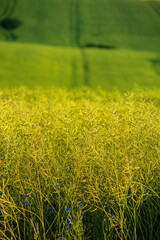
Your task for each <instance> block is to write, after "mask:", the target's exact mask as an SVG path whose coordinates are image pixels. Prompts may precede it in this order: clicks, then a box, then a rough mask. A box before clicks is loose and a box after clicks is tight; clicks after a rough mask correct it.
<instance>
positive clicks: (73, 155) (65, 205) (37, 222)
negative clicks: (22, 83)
mask: <svg viewBox="0 0 160 240" xmlns="http://www.w3.org/2000/svg"><path fill="white" fill-rule="evenodd" d="M159 96H160V94H159V92H158V91H157V92H146V93H145V92H136V93H127V94H123V95H122V94H120V93H119V92H115V93H112V94H111V93H106V92H103V91H97V92H96V93H95V92H92V91H91V90H88V89H80V90H74V91H72V92H71V91H67V90H62V89H52V90H50V91H43V90H34V91H33V90H29V89H26V88H19V89H14V90H12V91H11V90H8V91H7V90H4V91H1V93H0V238H1V239H16V240H17V239H18V240H20V239H21V240H22V239H23V240H25V239H26V240H27V239H39V240H42V239H43V240H44V239H46V240H48V239H50V240H51V239H56V240H58V239H76V240H81V239H93V240H102V239H145V240H146V239H153V240H154V239H155V240H156V239H158V237H159V235H160V211H159V209H160V201H159V200H160V179H159V172H160V145H159V143H160V134H159V132H160V129H159V126H160V97H159Z"/></svg>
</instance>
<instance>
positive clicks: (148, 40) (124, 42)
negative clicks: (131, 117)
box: [0, 0, 160, 91]
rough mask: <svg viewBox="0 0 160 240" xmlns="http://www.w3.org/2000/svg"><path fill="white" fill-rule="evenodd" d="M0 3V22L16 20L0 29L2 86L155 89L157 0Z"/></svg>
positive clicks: (159, 34) (159, 30)
mask: <svg viewBox="0 0 160 240" xmlns="http://www.w3.org/2000/svg"><path fill="white" fill-rule="evenodd" d="M0 4H1V6H2V8H1V9H0V19H1V20H3V19H4V18H5V17H10V18H13V19H18V20H19V21H21V25H20V26H19V27H17V28H16V29H13V30H11V31H7V30H5V29H3V28H2V27H0V40H1V42H0V53H1V57H0V62H1V64H0V79H1V81H0V86H1V87H4V86H8V87H13V85H18V86H19V85H21V84H23V83H24V84H27V86H30V87H32V86H37V84H38V85H42V86H49V87H50V86H51V85H55V86H62V85H63V86H66V87H69V88H72V87H79V86H82V85H86V86H89V87H91V88H97V87H99V86H100V87H102V88H105V89H106V90H113V89H116V88H117V89H120V90H123V91H126V90H131V89H133V88H135V87H145V88H152V89H153V88H159V84H160V70H159V69H160V44H159V42H160V27H159V25H160V15H159V14H158V11H159V10H158V9H159V6H160V3H159V2H158V1H131V0H128V1H126V0H115V1H111V0H107V1H106V0H94V1H91V0H82V1H80V0H76V1H75V0H74V1H73V0H54V1H53V0H47V1H46V2H44V1H40V0H35V1H34V3H33V1H31V0H23V1H18V0H17V1H16V0H13V1H10V0H8V1H6V0H0ZM30 6H32V7H30ZM5 40H6V41H7V42H6V43H5V42H4V41H5ZM9 41H11V42H13V41H15V42H16V45H15V44H13V45H12V44H10V43H9ZM7 43H8V44H9V45H7ZM22 43H23V44H24V45H22ZM26 43H27V45H26ZM37 44H40V45H37ZM49 46H50V47H49ZM57 46H59V47H57ZM30 66H32V67H30ZM28 69H30V70H28ZM24 76H26V77H24ZM97 76H98V81H97Z"/></svg>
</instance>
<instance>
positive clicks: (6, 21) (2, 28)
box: [0, 0, 22, 41]
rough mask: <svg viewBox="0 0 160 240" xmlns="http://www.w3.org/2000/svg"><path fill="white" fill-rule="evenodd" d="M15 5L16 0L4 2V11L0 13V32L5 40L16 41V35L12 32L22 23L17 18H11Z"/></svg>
mask: <svg viewBox="0 0 160 240" xmlns="http://www.w3.org/2000/svg"><path fill="white" fill-rule="evenodd" d="M16 5H17V0H6V2H5V5H4V9H2V12H0V32H1V33H2V35H3V36H4V38H5V40H7V41H9V40H12V41H15V40H17V38H18V37H17V35H16V34H15V32H14V30H15V29H17V28H18V27H19V26H20V25H21V24H22V22H21V21H20V20H19V19H17V18H12V17H11V15H12V14H13V12H14V10H15V8H16Z"/></svg>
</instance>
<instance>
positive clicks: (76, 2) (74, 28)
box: [70, 0, 89, 86]
mask: <svg viewBox="0 0 160 240" xmlns="http://www.w3.org/2000/svg"><path fill="white" fill-rule="evenodd" d="M80 16H81V15H80V0H70V38H71V43H72V44H73V46H75V47H77V48H78V49H79V50H80V53H81V58H82V64H83V73H84V85H86V86H89V75H88V74H89V63H88V60H87V55H86V51H85V48H84V47H82V46H81V41H80V40H81V39H80V36H81V31H82V29H81V25H80V22H81V19H80ZM76 61H77V59H76V56H75V55H74V57H73V61H72V78H73V80H72V85H76V83H75V81H76V80H75V79H76ZM77 64H78V63H77Z"/></svg>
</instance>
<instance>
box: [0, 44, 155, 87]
mask: <svg viewBox="0 0 160 240" xmlns="http://www.w3.org/2000/svg"><path fill="white" fill-rule="evenodd" d="M0 52H1V58H0V79H1V81H0V86H1V88H5V87H16V86H21V85H25V86H28V87H30V88H35V87H37V86H42V87H44V88H50V87H51V86H53V85H54V86H59V87H63V86H65V87H67V88H69V89H71V88H75V87H80V86H87V87H90V88H93V89H96V88H98V87H101V88H103V89H106V90H108V91H109V90H115V89H119V90H121V91H128V90H132V89H135V88H137V87H140V88H145V89H157V88H160V72H158V71H159V69H158V66H159V65H158V54H157V53H153V52H147V51H133V50H116V49H114V50H112V51H107V50H103V49H100V50H99V49H91V48H86V49H84V50H83V51H82V50H81V49H79V48H71V47H67V48H64V47H51V46H44V45H34V44H17V43H6V42H1V43H0ZM156 64H157V65H156ZM97 79H98V81H97Z"/></svg>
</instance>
